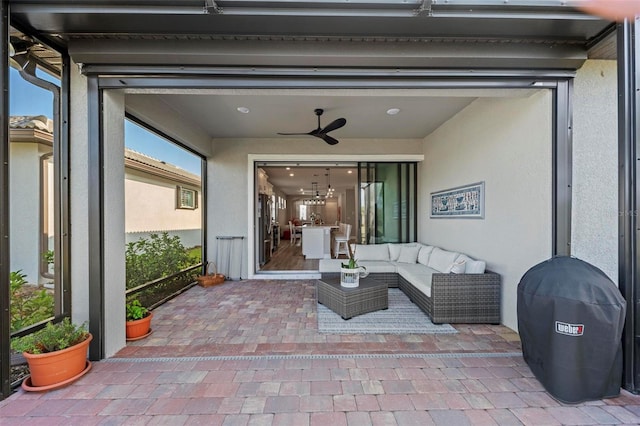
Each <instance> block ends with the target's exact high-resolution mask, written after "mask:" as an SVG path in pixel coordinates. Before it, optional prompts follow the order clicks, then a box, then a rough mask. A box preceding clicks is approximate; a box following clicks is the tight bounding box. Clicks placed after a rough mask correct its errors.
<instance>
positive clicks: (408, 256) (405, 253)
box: [398, 246, 420, 263]
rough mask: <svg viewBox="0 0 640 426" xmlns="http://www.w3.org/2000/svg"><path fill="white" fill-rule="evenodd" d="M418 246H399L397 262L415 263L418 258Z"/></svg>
mask: <svg viewBox="0 0 640 426" xmlns="http://www.w3.org/2000/svg"><path fill="white" fill-rule="evenodd" d="M419 251H420V247H418V246H402V247H401V248H400V256H398V262H399V263H416V260H418V252H419Z"/></svg>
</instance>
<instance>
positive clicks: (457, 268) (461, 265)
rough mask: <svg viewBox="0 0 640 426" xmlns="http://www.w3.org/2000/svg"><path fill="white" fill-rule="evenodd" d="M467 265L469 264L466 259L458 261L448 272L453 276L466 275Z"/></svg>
mask: <svg viewBox="0 0 640 426" xmlns="http://www.w3.org/2000/svg"><path fill="white" fill-rule="evenodd" d="M465 263H467V261H466V260H464V259H460V260H456V261H455V262H453V263H452V264H451V265H450V266H449V271H448V272H451V273H452V274H464V270H465V267H466V265H465Z"/></svg>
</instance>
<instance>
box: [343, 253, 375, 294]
mask: <svg viewBox="0 0 640 426" xmlns="http://www.w3.org/2000/svg"><path fill="white" fill-rule="evenodd" d="M347 248H348V249H349V260H348V261H347V263H342V265H341V268H340V285H341V286H342V287H347V288H355V287H358V286H359V285H360V278H365V277H366V276H367V275H369V273H368V272H367V268H366V267H364V266H358V261H357V260H356V258H355V250H352V249H351V244H348V243H347Z"/></svg>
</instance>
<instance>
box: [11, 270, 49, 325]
mask: <svg viewBox="0 0 640 426" xmlns="http://www.w3.org/2000/svg"><path fill="white" fill-rule="evenodd" d="M26 278H27V276H26V274H23V273H22V271H21V270H18V271H13V272H11V273H9V288H10V290H9V292H10V294H9V296H10V298H9V307H10V313H11V331H12V332H13V331H17V330H21V329H23V328H25V327H28V326H30V325H32V324H36V323H38V322H40V321H44V320H46V319H47V318H50V317H52V316H53V307H54V302H53V295H52V294H51V293H50V292H49V291H48V290H47V289H39V288H38V287H36V286H30V285H26V284H27V280H26Z"/></svg>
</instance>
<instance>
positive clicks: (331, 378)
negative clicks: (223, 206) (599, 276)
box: [0, 281, 640, 426]
mask: <svg viewBox="0 0 640 426" xmlns="http://www.w3.org/2000/svg"><path fill="white" fill-rule="evenodd" d="M154 314H155V316H154V319H153V323H152V327H153V334H152V335H151V336H149V337H148V338H147V339H145V340H141V341H138V342H132V343H129V344H128V345H127V347H126V348H124V349H123V350H121V351H120V352H118V353H117V354H116V356H114V357H112V358H110V359H107V360H103V361H100V362H95V363H94V364H93V368H92V371H91V372H90V373H89V374H88V375H86V376H85V377H83V378H82V379H80V380H79V381H77V382H76V383H74V384H72V385H70V386H68V387H65V388H62V389H59V390H55V391H51V392H48V393H25V392H23V391H22V390H20V391H18V392H17V393H15V394H13V395H12V396H11V397H9V398H7V399H6V400H5V401H2V402H0V416H1V418H3V419H11V421H12V423H16V424H18V423H19V424H46V425H48V426H53V425H58V424H60V425H63V424H64V425H73V424H79V425H80V424H81V425H90V424H118V425H119V424H140V425H142V424H145V425H146V424H167V425H182V424H185V425H193V424H206V425H271V424H274V425H281V424H288V425H296V426H297V425H307V424H311V425H316V424H317V425H319V424H327V423H332V424H335V425H358V426H360V425H367V424H373V425H377V424H385V425H394V424H398V425H408V424H415V425H418V424H419V425H429V424H436V425H438V424H443V425H444V424H446V425H462V424H484V425H490V424H498V425H502V424H531V425H540V424H638V423H640V397H639V396H634V395H632V394H630V393H628V392H626V391H622V393H621V395H620V396H619V397H617V398H612V399H606V400H602V401H592V402H588V403H584V404H577V405H564V404H561V403H559V402H557V401H556V400H554V399H553V398H552V397H551V396H549V394H547V393H546V392H545V391H544V390H543V388H542V387H541V385H540V384H539V383H538V381H537V380H536V379H535V378H533V377H532V374H531V372H530V370H529V368H528V367H527V366H526V364H525V363H524V361H523V359H522V357H521V355H520V354H519V352H520V343H519V340H518V336H517V334H516V333H514V332H513V331H511V330H510V329H508V328H506V327H502V326H484V325H469V326H467V325H459V326H456V328H457V329H458V331H459V333H458V334H449V335H437V334H435V335H372V334H367V335H335V334H326V335H324V334H319V333H318V332H317V330H316V328H317V325H316V302H315V295H314V287H313V281H240V282H227V283H225V284H224V285H221V286H216V287H211V288H207V289H205V288H201V287H193V288H192V289H190V290H189V291H187V292H185V293H184V294H182V295H180V296H178V297H177V298H175V299H173V300H172V301H170V302H169V303H167V304H165V305H163V306H161V307H160V308H158V309H156V310H155V311H154Z"/></svg>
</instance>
